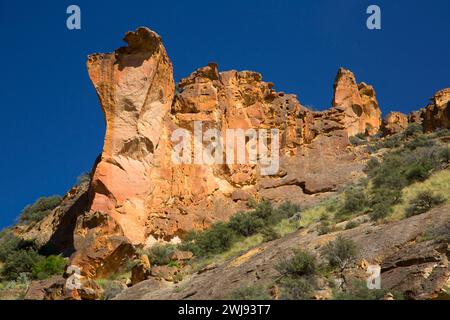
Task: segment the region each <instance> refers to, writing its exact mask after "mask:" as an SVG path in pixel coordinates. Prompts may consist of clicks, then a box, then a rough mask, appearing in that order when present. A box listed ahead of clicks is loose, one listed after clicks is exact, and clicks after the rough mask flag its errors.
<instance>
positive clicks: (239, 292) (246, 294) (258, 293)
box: [227, 285, 272, 300]
mask: <svg viewBox="0 0 450 320" xmlns="http://www.w3.org/2000/svg"><path fill="white" fill-rule="evenodd" d="M227 299H229V300H271V299H272V297H271V296H270V295H269V294H268V292H267V288H265V287H264V286H262V285H248V286H243V287H240V288H237V289H236V290H234V291H233V292H232V293H231V294H230V295H229V296H228V297H227Z"/></svg>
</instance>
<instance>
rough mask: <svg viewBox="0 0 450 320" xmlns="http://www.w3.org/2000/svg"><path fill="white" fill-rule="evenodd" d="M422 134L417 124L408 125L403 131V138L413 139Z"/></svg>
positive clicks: (420, 127)
mask: <svg viewBox="0 0 450 320" xmlns="http://www.w3.org/2000/svg"><path fill="white" fill-rule="evenodd" d="M422 133H423V127H422V125H421V124H419V123H410V124H409V125H408V127H407V128H406V129H405V131H403V136H404V137H406V138H408V137H413V136H416V135H419V134H422Z"/></svg>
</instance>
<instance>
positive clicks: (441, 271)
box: [381, 241, 450, 300]
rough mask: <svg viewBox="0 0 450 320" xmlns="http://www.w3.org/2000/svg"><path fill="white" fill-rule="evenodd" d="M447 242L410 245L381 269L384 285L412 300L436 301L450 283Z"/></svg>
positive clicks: (387, 259) (384, 262) (387, 260)
mask: <svg viewBox="0 0 450 320" xmlns="http://www.w3.org/2000/svg"><path fill="white" fill-rule="evenodd" d="M449 254H450V247H449V244H448V242H443V243H439V242H438V243H436V242H435V241H427V242H423V243H416V244H410V245H407V246H405V247H404V248H402V249H401V250H399V251H398V252H396V253H394V254H393V255H392V256H390V257H388V258H386V259H385V260H384V261H383V264H382V265H381V267H382V269H381V272H382V280H383V285H385V286H386V287H388V288H391V289H393V290H396V291H399V292H404V293H405V295H406V297H407V298H411V299H419V300H420V299H435V298H438V297H439V295H440V294H441V293H442V289H443V288H445V287H446V285H447V283H448V281H449V279H450V269H449V262H448V255H449Z"/></svg>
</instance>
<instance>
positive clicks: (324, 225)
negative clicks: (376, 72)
mask: <svg viewBox="0 0 450 320" xmlns="http://www.w3.org/2000/svg"><path fill="white" fill-rule="evenodd" d="M333 230H334V224H332V223H331V222H330V221H327V220H321V221H320V224H319V225H318V227H317V233H318V234H319V236H323V235H324V234H329V233H330V232H332V231H333Z"/></svg>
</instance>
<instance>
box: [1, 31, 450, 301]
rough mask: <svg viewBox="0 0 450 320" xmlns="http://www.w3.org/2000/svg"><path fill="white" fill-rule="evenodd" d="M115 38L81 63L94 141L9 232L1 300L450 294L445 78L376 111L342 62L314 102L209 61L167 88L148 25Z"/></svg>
mask: <svg viewBox="0 0 450 320" xmlns="http://www.w3.org/2000/svg"><path fill="white" fill-rule="evenodd" d="M124 41H125V42H126V43H127V46H125V47H121V48H119V49H117V50H115V51H114V52H112V53H106V54H93V55H90V56H89V57H88V61H87V69H88V73H89V76H90V79H91V80H92V83H93V85H94V87H95V89H96V91H97V94H98V97H99V101H100V105H101V107H102V110H103V112H104V114H105V121H106V133H105V141H104V146H103V151H102V154H101V155H100V156H99V157H98V158H97V159H96V160H95V162H93V163H94V165H93V168H92V171H91V172H90V173H88V174H86V175H84V176H82V177H80V179H79V181H78V183H77V184H76V185H75V186H74V187H73V188H72V189H71V190H70V191H69V192H68V193H67V194H66V195H64V196H63V197H59V196H53V197H48V198H45V197H43V198H41V199H39V200H38V201H36V203H34V204H33V205H30V206H28V207H27V208H25V209H24V210H23V212H22V213H21V214H20V217H19V218H18V223H17V224H16V225H15V226H13V227H11V228H8V229H5V230H4V231H2V233H1V234H0V263H1V265H0V274H1V279H2V283H1V285H0V297H2V298H14V299H16V298H26V299H112V298H116V299H188V298H190V299H222V298H244V299H256V298H257V299H263V298H264V299H351V298H355V299H363V298H366V299H382V298H385V299H391V298H392V299H399V298H406V299H442V298H448V286H449V284H450V283H449V279H450V278H449V277H450V270H449V266H448V256H449V251H448V248H449V243H448V241H449V238H448V234H449V228H450V225H449V223H450V220H449V214H450V210H449V209H450V194H449V190H450V174H449V172H450V171H449V162H450V151H449V150H450V149H449V141H450V131H449V128H450V88H447V89H443V90H441V91H439V92H437V93H436V94H435V95H434V96H433V97H432V98H431V100H430V102H429V103H428V105H426V106H424V108H422V109H420V110H418V111H414V112H411V113H410V114H409V115H404V114H401V113H399V112H392V113H390V114H388V115H387V116H386V117H385V118H384V120H382V116H381V111H380V108H379V105H378V101H377V98H376V92H375V89H374V88H373V87H372V86H371V85H369V84H367V83H365V82H360V83H358V82H357V80H356V77H355V75H354V74H353V73H352V72H351V71H350V70H347V69H345V68H340V69H339V70H338V72H337V75H336V78H335V82H334V86H333V90H334V95H333V101H332V102H331V106H330V108H329V109H327V110H325V111H314V110H311V109H309V108H307V107H306V106H303V105H302V104H301V102H299V101H298V99H297V97H296V96H295V95H292V94H287V93H284V92H278V91H276V90H275V89H274V86H275V85H274V84H273V83H271V82H266V81H264V80H263V77H262V75H261V74H259V73H257V72H253V71H235V70H231V71H219V67H218V66H217V64H215V63H209V64H208V65H207V66H205V67H202V68H199V69H198V70H196V71H194V72H193V73H192V74H190V75H189V76H187V77H186V78H184V79H181V80H180V81H179V82H178V83H177V84H175V81H174V79H173V71H172V63H171V61H170V59H169V57H168V55H167V53H166V50H165V48H164V46H163V43H162V40H161V38H160V36H159V35H158V34H156V33H155V32H153V31H151V30H149V29H148V28H138V29H137V30H136V31H134V32H128V33H127V34H126V36H125V38H124ZM330 87H331V86H330ZM239 132H244V133H245V134H243V135H239ZM230 133H231V134H232V135H231V136H230ZM197 134H199V136H198V135H197ZM211 146H213V148H211ZM229 146H231V151H230V150H229ZM181 147H182V148H181ZM239 147H243V149H239ZM174 150H176V151H177V152H176V153H174ZM199 150H200V151H199ZM208 152H209V154H208ZM256 152H258V154H256ZM199 154H200V157H199V156H198V155H199ZM240 157H241V158H240ZM229 158H231V159H232V161H228V160H229ZM93 160H94V159H93ZM373 266H375V267H379V268H381V283H382V288H381V289H377V290H368V289H367V288H366V286H365V281H366V279H367V277H368V275H367V270H368V268H371V267H373ZM74 270H78V271H79V274H78V271H74ZM74 272H75V275H74V274H73V273H74ZM74 277H75V278H76V279H77V280H79V283H77V284H76V286H75V287H73V288H72V287H71V288H68V287H67V283H68V280H67V279H69V280H70V279H73V278H74Z"/></svg>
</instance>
